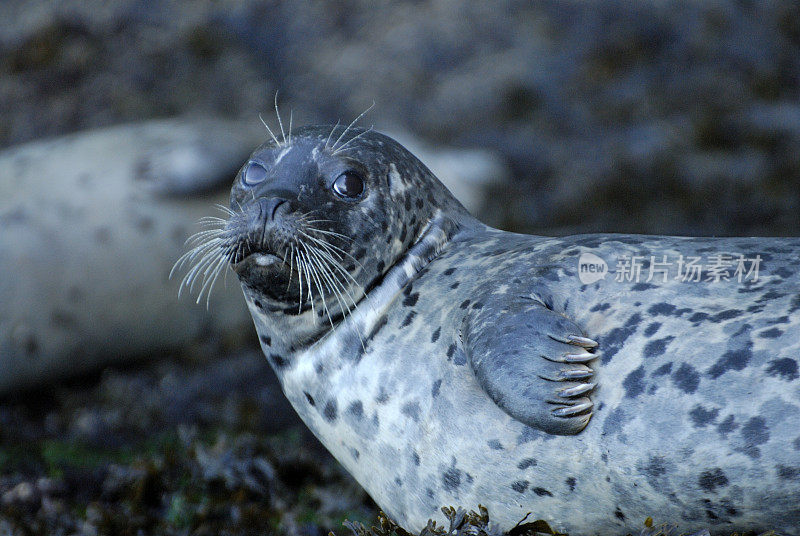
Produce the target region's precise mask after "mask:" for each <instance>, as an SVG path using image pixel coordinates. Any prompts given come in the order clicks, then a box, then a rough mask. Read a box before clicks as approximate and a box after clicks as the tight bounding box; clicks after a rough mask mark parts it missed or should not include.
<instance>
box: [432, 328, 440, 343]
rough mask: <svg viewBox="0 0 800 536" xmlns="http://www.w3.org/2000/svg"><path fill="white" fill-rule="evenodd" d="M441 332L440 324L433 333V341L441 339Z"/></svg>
mask: <svg viewBox="0 0 800 536" xmlns="http://www.w3.org/2000/svg"><path fill="white" fill-rule="evenodd" d="M441 332H442V326H439V327H438V328H436V331H434V332H433V335H431V342H436V341H438V340H439V334H440V333H441Z"/></svg>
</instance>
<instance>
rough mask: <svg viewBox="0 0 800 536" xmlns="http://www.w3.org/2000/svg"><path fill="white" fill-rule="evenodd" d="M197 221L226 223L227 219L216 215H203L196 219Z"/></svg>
mask: <svg viewBox="0 0 800 536" xmlns="http://www.w3.org/2000/svg"><path fill="white" fill-rule="evenodd" d="M197 223H219V224H222V225H224V224H226V223H228V220H226V219H225V218H218V217H216V216H205V217H203V218H200V219H199V220H197Z"/></svg>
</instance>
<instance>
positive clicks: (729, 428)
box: [717, 415, 739, 437]
mask: <svg viewBox="0 0 800 536" xmlns="http://www.w3.org/2000/svg"><path fill="white" fill-rule="evenodd" d="M734 420H735V419H734V417H733V415H728V416H727V417H725V418H724V419H723V420H722V422H720V423H719V424H718V425H717V432H719V435H721V436H722V437H727V436H728V434H729V433H731V432H733V431H734V430H736V429H737V428H739V425H738V424H737V423H736V422H734Z"/></svg>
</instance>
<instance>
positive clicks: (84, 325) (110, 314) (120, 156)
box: [0, 118, 260, 394]
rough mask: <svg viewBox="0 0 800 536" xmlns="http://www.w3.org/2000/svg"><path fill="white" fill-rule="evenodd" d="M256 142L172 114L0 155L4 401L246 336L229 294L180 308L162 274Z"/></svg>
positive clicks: (223, 123)
mask: <svg viewBox="0 0 800 536" xmlns="http://www.w3.org/2000/svg"><path fill="white" fill-rule="evenodd" d="M259 137H260V135H259V134H254V133H253V132H252V130H250V131H248V129H246V128H243V127H242V124H241V123H240V122H234V121H228V120H223V119H212V118H205V119H203V118H176V119H168V120H156V121H148V122H143V123H140V124H133V125H121V126H115V127H110V128H105V129H99V130H96V131H90V132H84V133H78V134H72V135H69V136H62V137H59V138H55V139H51V140H45V141H37V142H32V143H27V144H24V145H20V146H17V147H12V148H9V149H6V150H4V151H2V152H0V194H1V195H0V229H2V230H0V274H2V277H0V394H5V393H7V392H9V391H13V390H16V389H22V388H26V387H31V386H37V385H43V384H47V383H48V382H51V381H53V380H54V379H59V378H64V377H68V376H72V375H75V374H76V373H80V372H85V371H87V370H92V369H95V368H97V367H100V366H103V365H106V364H109V363H119V362H121V361H124V360H130V359H134V358H142V357H147V356H151V355H154V354H157V355H158V354H160V353H162V352H164V351H167V350H171V349H176V348H181V347H185V346H186V345H187V344H188V343H189V342H190V341H192V340H193V339H195V338H197V337H199V336H200V335H201V334H202V335H205V336H207V337H226V338H227V337H240V336H241V335H237V333H238V334H241V333H245V332H246V331H245V329H246V327H247V322H249V320H248V315H247V310H246V309H245V307H243V306H242V305H241V298H240V297H239V296H237V294H238V292H233V290H236V289H232V288H231V286H230V285H229V288H228V290H227V292H226V291H220V292H219V293H217V294H215V296H214V299H213V304H214V307H215V309H216V310H217V313H219V314H216V315H211V314H209V313H208V312H207V311H206V310H205V308H200V307H197V306H196V305H195V304H194V303H192V302H191V301H190V300H182V301H179V300H176V299H175V291H176V289H177V287H178V285H177V283H176V282H174V281H173V282H170V281H169V279H168V276H169V272H170V267H171V266H172V263H173V262H174V260H175V251H176V249H179V248H181V247H182V245H183V242H184V240H185V239H186V233H187V230H188V229H190V228H191V225H193V224H194V222H195V221H196V220H197V218H199V217H200V216H201V215H204V214H206V213H207V212H208V207H209V205H210V204H212V203H214V202H223V203H225V202H226V198H227V192H223V191H222V190H221V187H222V185H223V184H225V185H226V186H227V182H228V180H229V179H227V178H226V177H229V174H230V173H231V172H232V170H235V169H236V167H237V166H238V165H239V162H240V161H241V159H242V158H243V157H244V155H246V154H247V152H248V151H249V150H250V148H251V147H252V143H253V140H254V139H258V138H259ZM215 189H216V192H215V191H214V190H215ZM225 189H226V190H227V188H225Z"/></svg>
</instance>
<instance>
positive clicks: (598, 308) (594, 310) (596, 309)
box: [589, 303, 611, 313]
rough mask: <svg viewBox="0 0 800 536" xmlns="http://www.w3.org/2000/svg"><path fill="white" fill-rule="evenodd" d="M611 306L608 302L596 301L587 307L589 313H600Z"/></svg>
mask: <svg viewBox="0 0 800 536" xmlns="http://www.w3.org/2000/svg"><path fill="white" fill-rule="evenodd" d="M610 308H611V304H610V303H598V304H597V305H594V306H592V308H591V309H589V312H590V313H602V312H603V311H608V310H609V309H610Z"/></svg>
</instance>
